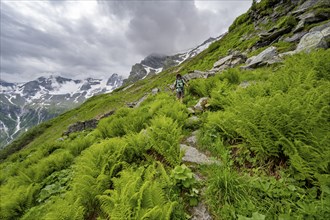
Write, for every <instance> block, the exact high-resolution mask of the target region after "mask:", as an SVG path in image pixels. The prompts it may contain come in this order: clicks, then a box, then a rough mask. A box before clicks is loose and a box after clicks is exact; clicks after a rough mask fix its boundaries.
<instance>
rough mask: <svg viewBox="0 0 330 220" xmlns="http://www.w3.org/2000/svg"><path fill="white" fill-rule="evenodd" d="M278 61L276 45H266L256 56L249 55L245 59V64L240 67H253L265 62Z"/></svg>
mask: <svg viewBox="0 0 330 220" xmlns="http://www.w3.org/2000/svg"><path fill="white" fill-rule="evenodd" d="M277 62H280V58H279V57H277V49H276V47H273V46H271V47H268V48H267V49H265V50H264V51H262V52H261V53H260V54H258V55H257V56H253V57H250V58H249V59H247V61H246V66H244V67H242V68H243V69H248V68H255V67H258V66H261V65H265V64H273V63H277Z"/></svg>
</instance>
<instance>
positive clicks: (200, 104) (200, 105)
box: [194, 97, 209, 111]
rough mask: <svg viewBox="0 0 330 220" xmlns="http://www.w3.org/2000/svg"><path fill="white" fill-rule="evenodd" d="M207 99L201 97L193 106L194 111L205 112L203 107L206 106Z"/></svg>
mask: <svg viewBox="0 0 330 220" xmlns="http://www.w3.org/2000/svg"><path fill="white" fill-rule="evenodd" d="M208 99H209V98H207V97H203V98H201V99H200V100H199V101H198V103H197V104H196V105H195V106H194V109H195V110H197V111H204V110H205V105H206V104H207V101H208Z"/></svg>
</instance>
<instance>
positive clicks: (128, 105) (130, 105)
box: [126, 102, 136, 108]
mask: <svg viewBox="0 0 330 220" xmlns="http://www.w3.org/2000/svg"><path fill="white" fill-rule="evenodd" d="M135 105H136V102H128V103H126V106H127V107H129V108H134V106H135Z"/></svg>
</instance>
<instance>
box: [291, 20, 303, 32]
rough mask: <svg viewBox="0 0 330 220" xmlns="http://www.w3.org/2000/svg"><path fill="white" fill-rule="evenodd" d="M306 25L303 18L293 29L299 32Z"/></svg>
mask: <svg viewBox="0 0 330 220" xmlns="http://www.w3.org/2000/svg"><path fill="white" fill-rule="evenodd" d="M304 27H305V21H303V20H302V21H299V22H298V24H297V26H296V27H295V28H294V29H293V33H297V32H299V31H301V30H303V29H304Z"/></svg>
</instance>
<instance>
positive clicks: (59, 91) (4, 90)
mask: <svg viewBox="0 0 330 220" xmlns="http://www.w3.org/2000/svg"><path fill="white" fill-rule="evenodd" d="M122 82H123V79H122V77H121V76H119V75H118V74H112V75H111V77H110V78H109V79H107V80H101V79H92V78H87V79H85V80H73V79H68V78H64V77H61V76H50V77H39V78H38V79H36V80H33V81H29V82H27V83H9V82H5V81H0V90H1V92H0V103H1V106H0V110H1V113H2V114H1V115H0V131H1V132H0V133H1V134H0V148H2V147H4V146H5V145H6V144H8V143H9V142H10V141H11V140H13V139H14V138H15V137H16V136H17V135H19V134H20V133H21V132H22V131H26V130H27V129H28V128H30V127H32V126H34V125H37V124H39V123H41V122H43V121H46V120H49V119H51V118H53V117H55V116H57V115H59V114H61V113H62V112H64V111H66V110H69V109H71V108H73V107H75V106H77V105H79V104H81V103H82V102H84V101H85V100H86V99H88V98H89V97H91V96H93V95H96V94H103V93H108V92H111V91H112V90H114V89H116V88H118V87H120V86H121V85H122Z"/></svg>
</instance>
